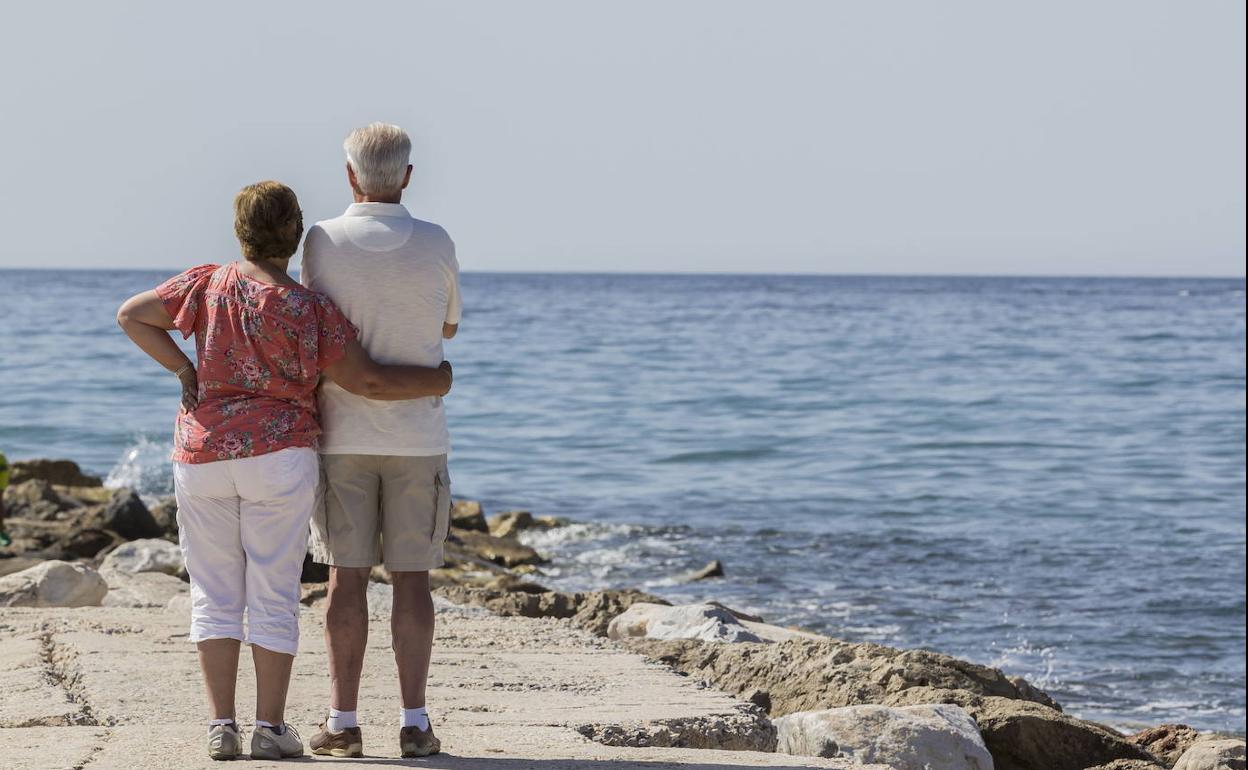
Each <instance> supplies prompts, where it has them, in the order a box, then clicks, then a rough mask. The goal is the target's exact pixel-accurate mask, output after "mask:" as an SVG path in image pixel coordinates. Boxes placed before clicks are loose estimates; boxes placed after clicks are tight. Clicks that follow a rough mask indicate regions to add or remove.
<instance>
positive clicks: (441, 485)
mask: <svg viewBox="0 0 1248 770" xmlns="http://www.w3.org/2000/svg"><path fill="white" fill-rule="evenodd" d="M433 485H434V508H433V538H432V542H433V543H435V544H437V545H441V544H442V543H445V542H446V536H447V535H448V534H450V531H451V475H450V474H449V473H448V472H447V470H446V466H445V465H443V466H442V467H441V468H439V469H438V473H437V475H436V476H435V477H434V479H433Z"/></svg>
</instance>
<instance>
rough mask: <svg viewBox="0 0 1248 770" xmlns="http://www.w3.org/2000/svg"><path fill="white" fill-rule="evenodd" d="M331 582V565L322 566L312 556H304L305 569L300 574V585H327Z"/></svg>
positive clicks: (306, 554) (308, 554)
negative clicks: (326, 583)
mask: <svg viewBox="0 0 1248 770" xmlns="http://www.w3.org/2000/svg"><path fill="white" fill-rule="evenodd" d="M328 580H329V565H328V564H321V563H320V562H318V561H316V560H315V559H313V558H312V554H310V553H305V554H304V555H303V569H302V571H301V572H300V573H299V582H300V583H325V582H327V581H328Z"/></svg>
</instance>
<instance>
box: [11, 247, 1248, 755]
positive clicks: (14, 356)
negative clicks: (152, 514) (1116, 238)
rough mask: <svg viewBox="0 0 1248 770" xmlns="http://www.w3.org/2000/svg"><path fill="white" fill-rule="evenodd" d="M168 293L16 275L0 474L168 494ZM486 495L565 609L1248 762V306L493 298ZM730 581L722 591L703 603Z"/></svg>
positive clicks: (1046, 297)
mask: <svg viewBox="0 0 1248 770" xmlns="http://www.w3.org/2000/svg"><path fill="white" fill-rule="evenodd" d="M173 272H175V271H174V270H169V271H156V272H146V271H43V270H32V271H21V270H5V271H0V449H3V450H4V451H5V452H6V453H7V454H8V455H9V457H10V459H14V458H27V457H69V458H74V459H76V460H78V461H79V462H80V463H81V464H82V465H84V466H85V467H86V468H87V469H89V470H91V471H94V472H97V473H99V474H101V475H103V476H106V477H107V478H108V481H109V483H110V484H113V485H128V486H134V487H137V488H138V489H139V490H140V491H141V492H143V493H144V494H146V495H153V496H154V495H160V494H165V493H168V492H169V491H170V487H171V481H170V464H169V461H168V453H169V449H170V440H171V431H172V421H173V416H174V413H175V410H176V409H177V404H178V388H177V383H176V381H175V380H174V378H173V377H172V376H170V375H169V374H167V373H166V372H164V371H163V370H162V369H161V368H160V367H159V366H157V365H156V364H154V363H153V362H151V361H150V360H148V359H147V358H145V357H144V355H143V354H142V353H140V352H139V351H138V350H137V349H136V348H135V347H134V346H133V345H131V344H130V343H129V341H128V340H127V339H126V338H125V337H124V336H123V335H122V334H121V332H120V331H119V330H118V329H117V326H116V324H115V323H114V321H113V315H114V312H115V310H116V308H117V306H118V304H119V303H120V302H121V301H122V300H123V299H125V298H126V297H127V296H129V295H130V294H133V293H135V292H138V291H141V290H143V289H147V288H151V287H153V286H154V285H155V284H156V283H158V282H159V281H161V280H163V279H164V278H165V277H167V276H168V275H170V274H171V273H173ZM463 292H464V297H465V307H466V310H465V316H464V321H463V324H462V327H461V332H460V334H459V336H458V337H456V338H455V339H454V340H453V341H452V342H450V343H449V344H448V346H447V356H448V358H449V359H450V360H451V361H452V362H453V363H454V365H455V372H456V381H455V387H454V390H453V392H452V393H451V394H450V396H449V397H448V398H447V409H448V414H449V417H450V421H451V431H452V435H453V441H454V451H453V453H452V455H451V460H450V468H451V476H452V479H453V487H454V489H455V491H456V493H457V495H458V496H460V497H464V498H473V499H477V500H480V501H481V502H482V503H483V504H484V506H485V507H486V509H487V512H498V511H504V510H515V509H522V510H529V511H532V512H533V513H535V514H543V515H553V516H562V517H567V518H569V519H572V520H574V521H575V522H577V524H575V525H573V526H568V527H563V528H560V529H555V530H551V531H549V532H542V533H534V534H531V535H528V538H529V541H530V542H531V543H532V544H533V545H535V546H536V547H538V548H539V549H541V550H542V551H544V552H546V553H548V554H549V555H550V556H551V557H552V559H553V562H552V564H551V565H550V566H549V567H547V568H543V572H544V573H545V574H544V575H542V576H540V577H539V578H537V579H539V580H540V581H542V582H544V583H546V584H548V585H550V586H552V587H555V588H559V589H576V590H580V589H591V588H601V587H629V586H632V587H638V588H643V589H645V590H648V591H651V592H653V593H655V594H658V595H661V596H663V597H666V598H667V599H669V600H671V601H673V602H690V601H701V600H707V599H715V600H719V601H722V602H724V603H726V604H728V605H730V606H733V607H735V608H737V609H741V610H745V611H750V612H754V613H757V614H760V615H762V616H763V617H764V618H765V619H766V620H767V621H769V622H772V623H779V624H784V625H790V624H791V625H796V626H800V627H803V628H807V629H812V630H815V631H819V632H822V633H826V634H830V635H832V636H835V637H839V638H843V639H849V640H855V641H871V642H878V643H880V644H886V645H892V646H897V647H922V648H927V649H931V650H936V651H939V652H944V653H949V654H951V655H955V656H958V657H961V658H965V659H968V660H972V661H975V662H978V663H983V664H987V665H992V666H997V667H1000V668H1001V669H1003V670H1004V671H1006V672H1007V673H1009V674H1019V675H1022V676H1025V677H1027V678H1028V679H1030V680H1031V681H1032V682H1034V683H1035V684H1037V685H1039V686H1040V687H1042V688H1044V689H1045V690H1047V691H1048V692H1049V693H1050V694H1052V695H1053V696H1054V697H1055V698H1057V699H1058V701H1060V702H1061V703H1062V704H1063V705H1064V706H1065V708H1066V709H1067V710H1068V711H1069V712H1071V713H1074V714H1076V715H1079V716H1082V717H1084V718H1088V719H1095V720H1101V721H1104V722H1106V723H1109V724H1113V725H1116V726H1119V727H1123V728H1134V727H1138V726H1143V725H1153V724H1158V723H1161V722H1184V723H1188V724H1191V725H1193V726H1196V727H1198V728H1201V729H1205V730H1223V731H1231V732H1237V733H1241V734H1242V733H1243V732H1244V727H1245V715H1244V700H1245V697H1244V687H1245V681H1244V668H1245V634H1244V626H1245V616H1244V590H1245V589H1244V586H1245V545H1244V543H1245V458H1244V442H1245V397H1244V393H1245V385H1244V356H1245V298H1244V281H1243V280H1242V279H1234V280H1214V279H1089V278H976V277H865V276H862V277H860V276H854V277H839V276H819V277H816V276H761V275H751V276H730V275H723V276H719V275H714V276H708V275H702V276H690V275H568V274H559V275H543V274H515V275H510V274H478V273H469V274H466V275H464V277H463ZM713 559H719V560H721V561H722V563H723V565H724V570H725V575H724V576H723V577H722V578H717V579H711V580H705V581H698V582H690V581H689V580H688V579H687V575H688V573H689V572H690V571H692V570H695V569H697V568H699V567H701V566H703V565H704V564H706V563H707V562H709V561H711V560H713Z"/></svg>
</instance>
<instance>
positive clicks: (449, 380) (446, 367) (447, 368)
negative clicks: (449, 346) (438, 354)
mask: <svg viewBox="0 0 1248 770" xmlns="http://www.w3.org/2000/svg"><path fill="white" fill-rule="evenodd" d="M438 369H440V370H442V371H444V372H446V393H443V394H442V395H444V396H445V395H446V394H447V393H450V392H451V386H452V385H454V384H455V371H454V370H453V369H452V368H451V362H450V361H443V362H442V363H440V364H438Z"/></svg>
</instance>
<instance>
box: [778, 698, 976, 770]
mask: <svg viewBox="0 0 1248 770" xmlns="http://www.w3.org/2000/svg"><path fill="white" fill-rule="evenodd" d="M775 725H776V730H777V739H778V744H777V748H776V751H778V752H780V753H783V754H796V755H800V756H808V757H845V758H847V759H853V760H854V761H856V762H860V763H864V764H866V763H877V764H881V765H887V766H888V767H891V768H894V769H895V770H993V762H992V756H991V755H990V754H989V753H988V748H987V747H986V746H985V745H984V740H983V738H981V737H980V735H979V728H978V727H977V726H976V725H975V720H973V719H971V716H970V715H969V714H967V713H966V711H964V710H963V709H961V708H960V707H958V706H953V705H949V704H936V705H930V706H903V707H900V708H890V707H888V706H846V707H844V708H836V709H828V710H826V711H799V712H797V713H795V714H789V715H788V716H786V717H781V718H780V719H777V720H775Z"/></svg>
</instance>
